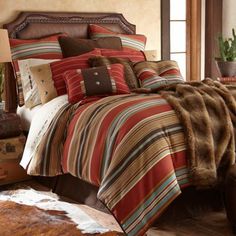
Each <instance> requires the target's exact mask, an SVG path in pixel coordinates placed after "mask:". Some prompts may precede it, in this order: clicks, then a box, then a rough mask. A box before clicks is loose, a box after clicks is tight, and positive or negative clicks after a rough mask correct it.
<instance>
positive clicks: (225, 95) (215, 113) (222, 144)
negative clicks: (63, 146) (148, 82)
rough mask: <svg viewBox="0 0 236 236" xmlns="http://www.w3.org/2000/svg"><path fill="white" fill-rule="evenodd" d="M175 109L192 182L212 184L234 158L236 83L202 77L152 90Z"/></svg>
mask: <svg viewBox="0 0 236 236" xmlns="http://www.w3.org/2000/svg"><path fill="white" fill-rule="evenodd" d="M152 92H158V93H160V94H161V96H163V97H164V98H165V99H166V100H167V101H168V102H169V104H170V105H171V106H172V107H173V109H174V110H175V111H176V114H177V116H178V118H179V119H180V121H181V123H182V125H183V127H184V132H185V138H186V143H187V147H188V153H187V155H188V166H189V171H190V176H191V179H192V183H193V185H195V186H197V187H199V188H206V187H211V186H214V185H215V184H217V183H219V182H222V181H223V180H224V177H225V174H226V172H227V169H228V168H229V166H231V165H232V164H234V162H235V128H236V100H235V98H236V87H231V88H227V87H226V86H224V85H223V84H221V83H220V82H218V81H213V80H211V79H205V80H204V81H201V82H189V83H181V84H172V85H166V86H164V87H162V88H161V89H158V90H155V91H152Z"/></svg>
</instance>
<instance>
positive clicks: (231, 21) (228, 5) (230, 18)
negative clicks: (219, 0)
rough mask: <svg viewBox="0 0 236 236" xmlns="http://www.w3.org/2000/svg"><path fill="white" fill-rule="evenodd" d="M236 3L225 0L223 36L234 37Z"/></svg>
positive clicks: (233, 0) (232, 0)
mask: <svg viewBox="0 0 236 236" xmlns="http://www.w3.org/2000/svg"><path fill="white" fill-rule="evenodd" d="M235 9H236V1H235V0H223V35H224V36H225V37H232V28H235V29H236V14H235Z"/></svg>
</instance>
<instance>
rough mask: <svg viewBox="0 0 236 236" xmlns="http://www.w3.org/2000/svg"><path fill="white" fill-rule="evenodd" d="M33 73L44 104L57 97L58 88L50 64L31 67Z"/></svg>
mask: <svg viewBox="0 0 236 236" xmlns="http://www.w3.org/2000/svg"><path fill="white" fill-rule="evenodd" d="M30 70H31V73H32V75H33V77H34V80H35V82H36V84H37V87H38V91H39V95H40V99H41V102H42V104H45V103H47V102H49V101H50V100H52V99H53V98H55V97H57V96H58V94H57V90H56V88H55V86H54V81H53V79H52V72H51V67H50V64H45V65H39V66H33V67H30Z"/></svg>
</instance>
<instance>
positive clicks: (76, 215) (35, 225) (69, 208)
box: [0, 189, 123, 236]
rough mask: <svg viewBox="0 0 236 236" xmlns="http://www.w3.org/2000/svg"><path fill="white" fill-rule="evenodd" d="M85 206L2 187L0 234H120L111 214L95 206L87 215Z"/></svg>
mask: <svg viewBox="0 0 236 236" xmlns="http://www.w3.org/2000/svg"><path fill="white" fill-rule="evenodd" d="M51 195H52V196H51ZM85 207H86V206H83V205H79V204H73V203H68V202H64V201H60V200H59V199H58V197H57V195H55V194H50V195H48V194H44V193H43V192H40V191H35V190H33V189H18V190H8V191H1V192H0V235H1V236H12V235H14V236H44V235H45V236H60V235H63V236H80V235H104V236H116V235H123V233H121V232H122V230H121V229H120V227H119V226H118V225H117V223H116V221H115V220H114V218H113V217H112V216H110V215H108V214H106V213H103V212H99V211H97V210H94V209H90V215H88V214H86V213H85V209H86V208H85ZM91 215H93V217H91ZM101 219H102V221H101ZM104 219H106V220H104ZM101 222H102V223H101Z"/></svg>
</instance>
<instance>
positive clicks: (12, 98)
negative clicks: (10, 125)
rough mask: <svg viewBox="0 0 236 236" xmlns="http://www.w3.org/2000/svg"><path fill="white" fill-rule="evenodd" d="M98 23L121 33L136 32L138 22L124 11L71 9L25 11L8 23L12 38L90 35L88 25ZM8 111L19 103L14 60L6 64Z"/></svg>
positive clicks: (5, 84) (13, 110) (5, 89)
mask: <svg viewBox="0 0 236 236" xmlns="http://www.w3.org/2000/svg"><path fill="white" fill-rule="evenodd" d="M89 24H98V25H101V26H105V27H106V28H108V29H111V30H112V31H114V32H117V33H126V34H135V25H133V24H131V23H129V22H128V21H127V20H126V19H125V18H124V16H123V15H122V14H120V13H94V12H92V13H78V12H76V13H71V12H22V13H20V14H19V15H18V16H17V18H16V19H15V20H14V21H12V22H9V23H8V24H5V25H4V26H3V28H5V29H7V30H8V33H9V37H10V38H17V39H33V38H41V37H45V36H48V35H52V34H56V33H67V34H68V35H69V36H72V37H79V38H88V25H89ZM5 70H6V71H5V83H4V91H5V100H6V103H5V105H6V111H8V112H15V110H16V107H17V95H16V83H15V78H14V74H13V71H12V67H11V65H10V63H8V64H7V66H6V67H5Z"/></svg>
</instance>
